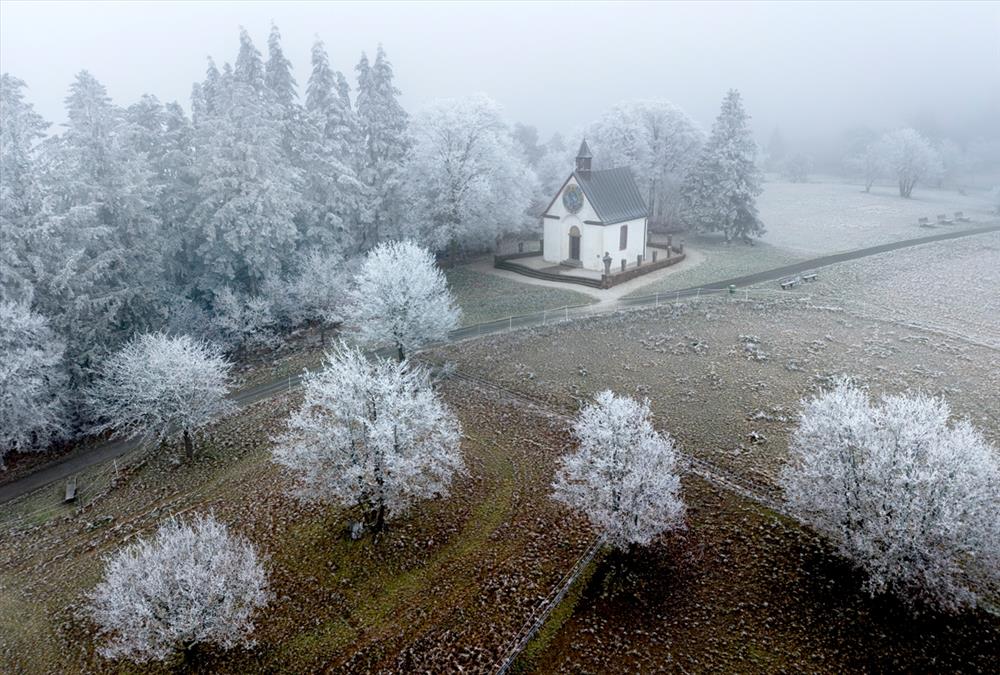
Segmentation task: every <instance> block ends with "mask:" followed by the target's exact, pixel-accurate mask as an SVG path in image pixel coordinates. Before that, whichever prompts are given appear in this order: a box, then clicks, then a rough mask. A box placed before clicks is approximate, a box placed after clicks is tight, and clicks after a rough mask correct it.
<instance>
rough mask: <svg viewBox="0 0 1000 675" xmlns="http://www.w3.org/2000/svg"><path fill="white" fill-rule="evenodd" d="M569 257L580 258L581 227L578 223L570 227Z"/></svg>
mask: <svg viewBox="0 0 1000 675" xmlns="http://www.w3.org/2000/svg"><path fill="white" fill-rule="evenodd" d="M569 259H570V260H579V259H580V228H578V227H577V226H576V225H574V226H573V227H571V228H569Z"/></svg>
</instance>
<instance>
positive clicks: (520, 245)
mask: <svg viewBox="0 0 1000 675" xmlns="http://www.w3.org/2000/svg"><path fill="white" fill-rule="evenodd" d="M517 252H518V253H524V242H523V241H519V242H517Z"/></svg>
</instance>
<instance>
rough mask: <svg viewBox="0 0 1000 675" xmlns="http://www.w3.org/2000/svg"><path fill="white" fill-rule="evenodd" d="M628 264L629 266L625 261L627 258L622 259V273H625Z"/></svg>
mask: <svg viewBox="0 0 1000 675" xmlns="http://www.w3.org/2000/svg"><path fill="white" fill-rule="evenodd" d="M626 264H627V263H626V261H625V258H622V272H624V271H625V265H626Z"/></svg>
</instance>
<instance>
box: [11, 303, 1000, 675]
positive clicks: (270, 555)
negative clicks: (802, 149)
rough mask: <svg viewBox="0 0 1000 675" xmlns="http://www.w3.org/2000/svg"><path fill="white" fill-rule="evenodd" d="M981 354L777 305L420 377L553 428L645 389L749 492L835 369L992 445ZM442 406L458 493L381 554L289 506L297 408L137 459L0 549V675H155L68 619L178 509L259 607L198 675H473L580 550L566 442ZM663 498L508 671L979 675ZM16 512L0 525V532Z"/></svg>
mask: <svg viewBox="0 0 1000 675" xmlns="http://www.w3.org/2000/svg"><path fill="white" fill-rule="evenodd" d="M803 326H808V328H807V329H803ZM748 335H753V336H756V337H755V338H754V339H753V340H749V339H747V337H746V336H748ZM984 349H985V348H983V347H980V346H977V345H972V344H967V343H965V342H962V341H959V340H953V339H949V338H943V337H941V336H939V335H935V334H928V333H925V332H923V331H920V330H919V329H909V328H906V329H903V328H900V327H899V326H897V325H895V324H892V323H887V322H879V321H873V320H870V319H866V318H863V317H857V316H855V315H852V314H850V313H846V312H840V311H832V310H819V309H809V308H805V307H802V306H800V303H797V302H794V301H782V302H770V303H731V302H723V301H716V300H707V301H706V300H703V301H701V302H699V303H697V304H696V305H694V306H690V305H688V306H684V307H681V308H671V309H661V310H658V311H643V312H635V313H627V314H619V315H610V316H604V317H596V318H592V319H588V320H587V322H586V324H583V323H568V324H563V325H559V326H549V327H546V328H543V329H537V330H533V331H525V332H515V333H510V334H507V335H504V336H502V337H496V338H490V339H487V340H479V341H472V342H466V343H462V344H459V345H453V346H450V347H446V348H441V349H438V350H435V351H434V352H433V353H431V354H428V358H433V359H438V358H448V359H451V360H453V361H454V362H455V363H456V364H457V365H459V367H460V368H461V369H462V370H463V371H467V372H471V373H474V374H477V375H481V376H483V377H486V378H488V379H491V380H493V381H496V382H499V383H500V384H501V385H503V386H505V387H507V388H509V389H513V390H516V391H523V392H525V393H526V394H530V395H531V396H533V397H535V398H536V399H539V400H542V401H547V402H548V403H547V405H549V406H550V407H552V408H553V409H555V410H558V411H564V412H567V413H569V412H572V411H573V410H575V409H576V406H577V404H578V402H579V401H582V400H584V399H585V398H587V397H588V396H589V395H590V394H591V393H593V392H594V391H596V390H597V389H599V388H604V387H611V388H613V389H615V390H617V391H620V392H624V393H633V394H637V395H648V396H650V397H651V398H652V399H653V402H654V411H655V413H656V423H657V424H658V425H659V426H661V427H664V428H667V429H669V430H670V431H671V432H673V433H674V435H675V436H676V437H677V438H678V440H679V442H680V443H681V446H682V448H683V449H684V450H685V451H687V452H690V453H692V454H695V455H697V456H700V457H702V458H706V459H710V460H712V461H713V462H715V463H717V464H719V465H721V466H723V467H728V468H729V469H731V470H734V471H736V472H738V473H739V474H740V475H744V476H748V477H751V478H753V479H754V480H756V481H762V482H765V483H766V482H767V481H769V480H771V479H772V478H773V475H774V471H775V470H776V468H777V467H778V466H780V464H781V462H782V461H783V457H784V447H785V435H786V434H787V432H788V429H789V428H790V424H791V416H792V415H793V414H794V410H795V407H796V403H797V401H798V398H799V397H800V396H802V395H803V394H805V393H808V392H810V391H814V390H815V389H816V388H817V387H818V386H820V385H821V384H823V383H824V382H827V381H829V378H830V376H831V375H833V374H835V373H838V372H856V373H861V374H864V375H865V376H866V377H865V382H867V383H868V384H869V385H870V386H872V388H873V389H875V390H881V389H891V390H897V389H899V388H902V387H905V386H917V387H924V388H927V389H929V390H931V391H935V392H937V391H940V392H943V393H946V394H947V395H948V397H949V399H950V400H951V401H952V402H953V404H954V407H955V409H956V412H958V413H959V414H970V415H973V417H974V421H975V422H976V423H977V424H979V425H980V426H982V427H983V428H984V429H985V430H986V432H987V434H988V435H989V436H990V437H991V438H994V439H995V438H996V437H997V435H998V431H1000V420H998V419H997V411H996V410H995V407H991V406H990V405H989V402H990V401H991V400H992V397H993V396H994V395H995V391H997V389H998V387H1000V369H997V368H994V369H988V368H983V367H982V364H983V363H987V362H988V360H985V359H984V354H985V353H986V352H984V351H983V350H984ZM991 353H993V354H995V351H992V352H991ZM994 358H995V357H994ZM498 364H503V365H502V367H498ZM442 394H443V396H444V397H445V399H446V401H447V402H448V403H449V404H450V405H452V406H453V407H454V408H455V410H456V412H457V413H458V415H459V417H460V419H461V421H462V423H463V427H464V431H465V436H464V439H463V443H462V447H463V453H464V456H465V460H466V464H467V468H468V471H467V474H466V475H464V476H462V477H460V479H459V480H458V481H457V483H456V484H455V485H454V487H453V490H452V494H451V496H449V497H447V498H443V499H436V500H431V501H429V502H426V503H424V504H421V505H420V506H419V507H418V508H417V509H416V510H415V511H414V512H412V513H411V514H409V515H407V516H406V517H404V518H402V519H400V520H399V521H397V522H396V523H394V524H393V526H392V527H391V528H390V530H389V532H388V533H387V534H386V535H385V536H384V537H383V538H382V539H381V540H380V541H379V542H378V543H373V542H371V541H369V540H363V541H360V542H351V541H349V540H348V538H347V537H346V528H347V524H348V523H349V521H350V520H351V519H352V518H353V517H354V516H353V515H352V514H351V513H350V512H344V511H340V510H337V509H334V508H329V507H323V506H303V505H301V504H299V503H297V502H295V501H294V500H292V499H291V498H290V497H288V496H287V490H288V487H289V483H288V480H287V478H286V476H285V475H284V474H283V473H282V472H281V471H280V470H278V469H277V468H276V467H275V466H274V465H273V464H272V463H271V462H270V461H269V449H270V441H269V439H270V438H271V437H272V436H273V435H274V434H275V433H277V431H278V430H279V429H280V428H281V425H282V423H283V420H284V418H285V416H286V415H287V412H288V410H289V409H290V407H291V406H293V405H295V403H296V395H295V394H289V395H286V396H285V397H283V398H279V399H276V400H272V401H268V402H262V403H260V404H256V405H254V406H251V407H250V408H248V409H246V410H245V411H244V412H243V413H242V414H241V415H240V416H238V417H236V418H233V419H231V420H228V421H226V422H224V423H222V424H220V425H219V426H218V427H216V428H215V429H213V430H212V432H211V434H209V436H208V438H207V439H206V441H205V443H204V445H203V447H202V448H201V450H200V451H199V452H198V455H197V457H196V459H195V461H194V462H193V463H191V464H186V463H180V464H178V463H176V462H175V461H174V460H173V458H172V454H171V453H153V454H150V455H149V456H148V457H147V458H146V461H145V462H137V463H134V464H133V465H132V468H130V469H127V470H125V471H124V472H123V475H121V476H119V477H118V478H117V479H116V480H115V482H114V483H113V485H110V486H109V489H107V490H106V491H105V492H104V493H103V494H102V496H100V497H99V498H98V499H97V500H96V501H94V503H93V504H92V505H91V506H89V507H88V508H86V509H84V510H83V511H82V512H76V511H73V510H71V509H70V510H64V511H62V512H60V513H58V514H52V515H51V516H46V517H43V518H37V519H35V520H33V521H31V522H30V523H26V524H22V525H21V526H20V527H18V528H15V529H13V530H5V531H4V532H3V533H2V534H0V671H2V672H18V673H20V672H25V673H36V672H37V673H50V672H81V671H86V672H167V667H166V666H162V667H161V666H155V667H147V668H144V669H136V668H131V667H128V666H125V665H122V664H116V663H110V662H106V661H104V660H102V659H101V658H100V657H98V656H97V655H96V654H95V653H94V643H93V627H92V626H90V624H89V623H88V622H87V621H86V620H85V619H84V618H82V617H81V615H80V612H79V609H80V607H81V605H82V603H83V601H84V598H85V594H86V592H87V591H88V589H90V588H92V587H93V585H94V584H95V583H96V582H97V580H98V579H99V577H100V573H101V557H102V556H103V555H105V554H107V553H110V552H111V551H113V550H115V549H116V548H117V547H118V546H120V545H121V544H123V543H125V542H127V541H129V540H131V539H132V538H133V537H135V536H137V535H140V534H144V533H149V532H151V531H153V530H154V529H155V527H156V525H157V523H159V522H161V521H162V520H163V519H164V518H166V517H168V516H170V515H172V514H177V513H182V514H183V513H187V512H190V511H192V510H197V511H199V512H208V511H212V512H214V513H215V514H216V516H217V517H219V518H220V519H221V520H223V521H224V522H227V523H229V524H230V525H231V526H232V527H234V528H235V529H236V530H238V531H240V532H242V533H244V534H246V535H247V536H249V537H250V538H251V539H253V541H254V542H256V543H257V545H258V546H259V547H260V548H261V550H262V552H263V553H264V554H265V556H266V558H267V561H268V562H267V565H268V570H269V575H270V578H271V582H272V586H273V590H274V602H273V604H272V605H271V606H270V607H269V608H268V609H267V610H266V611H265V612H262V613H261V616H260V617H259V620H258V622H257V630H256V633H255V637H256V639H257V646H256V647H254V648H252V649H249V650H236V651H233V652H230V653H227V654H219V653H215V652H211V651H209V652H205V653H203V654H201V656H200V659H201V661H200V663H201V666H202V668H203V669H204V670H205V671H206V672H222V673H228V672H232V673H237V672H238V673H264V672H267V673H271V672H315V671H318V670H322V671H326V672H418V671H419V672H424V671H429V672H444V671H447V672H456V671H458V670H460V669H461V670H463V671H465V672H488V671H489V670H490V669H492V668H493V667H495V665H496V663H497V662H498V659H499V658H500V656H501V655H502V654H503V653H504V652H505V650H506V649H507V647H508V646H509V644H510V642H511V640H512V638H513V637H514V636H515V635H516V634H517V632H518V630H519V629H520V628H521V626H522V625H523V624H524V622H525V621H526V620H527V619H528V618H529V617H530V616H532V614H533V613H534V612H535V611H536V610H537V608H538V607H539V605H540V603H541V601H542V599H543V598H544V597H545V596H546V595H547V594H548V593H549V592H550V591H551V589H552V588H553V586H554V585H555V584H556V582H557V580H559V579H560V578H561V577H562V576H563V575H564V574H565V573H566V571H567V570H568V569H570V567H571V566H572V565H573V563H574V561H575V560H576V559H577V558H578V557H579V555H580V553H581V552H582V551H583V550H584V549H586V548H587V546H588V544H589V542H590V541H591V538H592V534H591V533H590V532H589V531H588V528H586V527H585V526H584V524H583V523H581V522H580V520H579V519H577V518H575V517H573V516H572V515H571V514H569V513H568V512H566V511H565V510H564V509H563V508H562V507H561V506H559V505H558V504H556V503H555V502H554V501H552V500H551V499H550V498H549V493H550V490H551V488H550V484H551V480H552V475H553V471H554V469H555V466H556V460H557V458H558V456H560V455H561V454H563V453H564V452H566V451H567V450H569V449H570V448H571V442H570V439H569V437H568V435H567V433H566V430H565V428H564V424H565V423H564V422H563V421H562V420H560V419H559V418H556V417H552V416H549V415H547V414H545V412H544V411H543V410H540V409H538V408H532V407H526V406H525V405H524V404H523V403H522V402H520V401H518V400H516V399H511V398H509V397H506V396H504V395H502V394H498V393H497V392H495V391H493V390H490V389H488V388H487V389H484V388H482V387H481V386H479V385H476V384H474V383H470V382H467V381H464V380H456V379H452V380H448V381H446V382H445V383H444V384H443V385H442ZM752 431H753V432H757V433H758V434H760V435H761V436H758V437H757V441H756V442H754V441H753V440H751V438H750V435H749V434H750V432H752ZM761 438H763V440H760V439H761ZM684 495H685V500H686V501H687V503H688V505H689V509H690V510H689V529H688V531H687V532H686V533H684V534H682V535H678V536H675V537H671V538H669V540H667V541H664V542H663V543H662V544H661V545H658V546H657V547H655V548H654V549H652V550H651V551H650V552H648V553H647V554H645V555H644V556H643V557H641V558H639V559H627V558H622V557H621V556H615V555H608V556H606V557H605V558H604V559H603V560H602V561H601V562H599V563H598V564H595V565H594V566H593V567H592V568H591V569H589V570H588V572H587V574H586V575H585V577H584V582H583V583H582V584H581V585H580V587H579V588H577V589H575V591H574V593H572V594H571V595H570V600H571V602H570V604H567V605H565V606H561V607H560V609H559V610H557V612H556V613H555V615H554V622H553V623H551V624H550V625H549V626H547V627H546V629H545V630H543V633H542V639H541V640H540V641H537V642H536V643H534V644H533V646H532V648H531V649H529V651H528V652H527V653H526V657H525V660H524V661H522V662H521V664H520V667H521V668H522V669H526V670H532V669H535V670H537V671H538V672H581V671H582V672H607V671H608V670H612V669H614V670H621V669H628V670H652V669H668V670H680V669H682V668H683V669H684V670H686V671H687V672H694V671H697V670H727V671H746V670H755V671H765V672H783V671H784V672H787V671H795V672H802V671H810V672H844V671H853V670H858V669H869V670H909V671H927V670H939V669H945V670H981V669H986V668H988V666H989V663H990V661H989V659H990V658H992V654H993V653H995V649H996V646H997V644H998V640H1000V624H998V622H997V621H996V620H995V619H992V618H989V617H987V616H985V615H983V614H982V613H974V614H971V615H966V616H963V617H957V618H955V617H945V616H939V615H936V614H928V615H925V616H923V617H922V618H920V619H919V620H912V619H910V618H909V616H908V615H907V614H905V613H904V611H903V610H902V609H901V608H900V607H899V606H898V605H896V604H895V603H894V602H892V601H889V600H880V601H871V600H869V599H867V598H865V597H863V596H862V595H861V594H860V592H859V591H858V589H859V588H860V580H859V579H858V577H857V575H856V574H855V573H853V572H852V571H851V570H849V569H847V568H845V567H843V566H842V565H840V564H838V563H837V562H836V561H835V559H834V558H832V557H831V556H830V554H829V551H827V550H826V549H825V547H824V546H823V545H822V544H821V543H819V542H817V541H816V540H815V539H814V538H813V537H812V536H811V535H809V534H808V533H807V532H804V531H802V530H801V529H800V528H798V527H797V526H796V525H794V524H793V523H789V522H787V521H785V520H784V519H783V518H781V517H780V516H777V515H776V514H774V513H773V512H771V511H769V510H767V509H765V508H763V507H760V506H758V505H756V504H753V503H750V502H747V501H745V500H743V499H741V498H738V497H735V496H733V495H731V494H729V493H721V492H719V491H718V490H716V489H715V488H712V487H710V486H708V485H706V484H704V483H702V482H700V481H699V480H697V479H695V478H693V477H689V478H686V479H685V482H684ZM32 499H33V500H35V501H34V502H33V504H35V505H37V504H38V503H39V500H40V501H41V502H45V501H46V500H54V499H58V495H49V494H46V493H44V492H42V493H38V495H36V496H34V497H32ZM16 507H17V505H16V504H15V505H4V506H2V507H0V516H2V515H3V514H4V513H7V512H8V511H9V510H10V509H12V508H16ZM21 507H22V508H23V507H24V505H23V504H22V505H21Z"/></svg>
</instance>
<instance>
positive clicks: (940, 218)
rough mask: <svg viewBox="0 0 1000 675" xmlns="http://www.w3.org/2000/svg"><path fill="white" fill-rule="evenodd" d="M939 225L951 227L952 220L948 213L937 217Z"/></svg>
mask: <svg viewBox="0 0 1000 675" xmlns="http://www.w3.org/2000/svg"><path fill="white" fill-rule="evenodd" d="M937 221H938V225H951V220H950V219H949V218H948V214H947V213H939V214H938V217H937Z"/></svg>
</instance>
